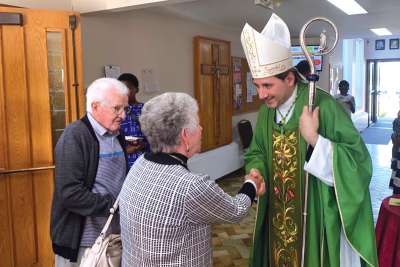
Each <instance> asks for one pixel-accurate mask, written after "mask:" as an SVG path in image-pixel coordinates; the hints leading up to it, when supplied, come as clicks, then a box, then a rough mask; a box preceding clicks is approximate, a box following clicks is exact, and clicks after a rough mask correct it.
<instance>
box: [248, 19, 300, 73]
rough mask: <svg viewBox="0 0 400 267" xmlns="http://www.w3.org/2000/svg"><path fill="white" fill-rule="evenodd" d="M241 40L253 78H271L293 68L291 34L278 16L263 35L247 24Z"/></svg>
mask: <svg viewBox="0 0 400 267" xmlns="http://www.w3.org/2000/svg"><path fill="white" fill-rule="evenodd" d="M240 40H241V42H242V46H243V50H244V53H245V54H246V58H247V62H248V64H249V67H250V71H251V74H252V76H253V78H266V77H271V76H274V75H277V74H280V73H282V72H285V71H287V70H288V69H290V68H292V55H291V52H290V32H289V29H288V27H287V25H286V23H285V22H284V21H283V20H282V19H281V18H280V17H278V16H277V15H276V14H272V16H271V18H270V19H269V21H268V23H267V25H265V27H264V29H263V31H262V32H261V33H259V32H257V31H256V30H254V29H253V27H251V26H250V25H249V24H247V23H246V25H245V26H244V28H243V30H242V34H241V36H240Z"/></svg>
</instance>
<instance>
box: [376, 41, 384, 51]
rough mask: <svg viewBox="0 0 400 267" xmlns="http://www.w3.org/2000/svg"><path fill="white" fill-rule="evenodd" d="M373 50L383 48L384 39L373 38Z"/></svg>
mask: <svg viewBox="0 0 400 267" xmlns="http://www.w3.org/2000/svg"><path fill="white" fill-rule="evenodd" d="M375 50H385V39H379V40H375Z"/></svg>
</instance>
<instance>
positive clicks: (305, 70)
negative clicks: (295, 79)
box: [295, 59, 311, 82]
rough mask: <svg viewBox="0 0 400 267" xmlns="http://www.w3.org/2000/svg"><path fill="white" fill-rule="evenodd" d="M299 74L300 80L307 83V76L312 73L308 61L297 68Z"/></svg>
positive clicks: (304, 61) (301, 62) (302, 62)
mask: <svg viewBox="0 0 400 267" xmlns="http://www.w3.org/2000/svg"><path fill="white" fill-rule="evenodd" d="M295 68H296V69H297V72H298V73H299V76H300V78H301V79H302V80H303V81H305V82H307V76H308V75H309V74H310V73H311V69H310V64H308V61H307V60H305V59H304V60H302V61H300V62H299V63H297V65H296V66H295Z"/></svg>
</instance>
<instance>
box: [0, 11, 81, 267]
mask: <svg viewBox="0 0 400 267" xmlns="http://www.w3.org/2000/svg"><path fill="white" fill-rule="evenodd" d="M75 19H77V20H78V25H77V27H75V30H72V29H71V27H70V24H71V26H73V24H74V20H75ZM0 24H1V25H0V218H1V219H0V266H7V267H8V266H10V267H19V266H21V267H27V266H45V267H47V266H53V262H54V256H53V252H52V248H51V241H50V234H49V232H50V230H49V225H50V207H51V200H52V191H53V164H54V163H53V145H54V144H55V142H56V141H57V139H58V137H59V136H60V134H61V133H62V130H63V128H64V127H65V125H66V124H68V123H69V122H71V121H73V120H75V119H76V118H77V117H78V116H80V115H81V114H83V113H84V109H83V89H82V86H81V85H82V75H81V69H82V67H81V63H80V62H81V61H80V58H81V55H80V53H81V50H80V47H81V44H80V27H79V16H78V15H77V14H74V13H71V12H50V11H41V10H30V9H23V8H7V7H0ZM72 28H74V27H72ZM73 44H75V48H74V46H73ZM74 58H75V60H74ZM74 67H76V68H75V69H74Z"/></svg>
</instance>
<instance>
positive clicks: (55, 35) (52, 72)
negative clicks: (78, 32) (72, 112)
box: [47, 32, 66, 147]
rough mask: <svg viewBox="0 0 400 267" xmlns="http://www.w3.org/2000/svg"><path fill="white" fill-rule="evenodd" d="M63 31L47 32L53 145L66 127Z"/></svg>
mask: <svg viewBox="0 0 400 267" xmlns="http://www.w3.org/2000/svg"><path fill="white" fill-rule="evenodd" d="M62 40H63V36H62V33H61V32H47V64H48V70H49V94H50V112H51V131H52V141H53V147H55V145H56V143H57V141H58V138H59V137H60V136H61V134H62V132H63V130H64V128H65V117H66V108H65V92H64V48H63V45H62Z"/></svg>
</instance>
